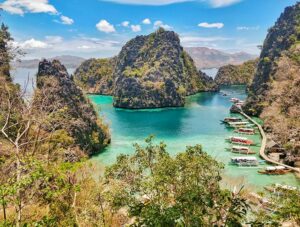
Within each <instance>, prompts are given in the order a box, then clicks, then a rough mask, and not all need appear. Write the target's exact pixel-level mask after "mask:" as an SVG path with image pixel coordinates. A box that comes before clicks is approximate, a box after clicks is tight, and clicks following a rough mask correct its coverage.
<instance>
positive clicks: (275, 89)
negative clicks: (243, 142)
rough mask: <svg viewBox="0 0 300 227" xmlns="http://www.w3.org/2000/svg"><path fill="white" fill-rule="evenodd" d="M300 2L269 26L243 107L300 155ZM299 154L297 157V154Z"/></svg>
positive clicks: (290, 156)
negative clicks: (262, 121)
mask: <svg viewBox="0 0 300 227" xmlns="http://www.w3.org/2000/svg"><path fill="white" fill-rule="evenodd" d="M299 97H300V3H297V4H296V5H294V6H291V7H287V8H286V9H285V11H284V13H282V14H281V16H280V17H279V19H278V20H277V22H276V24H275V25H274V26H273V27H272V28H271V29H269V33H268V35H267V37H266V39H265V42H264V44H263V48H262V53H261V56H260V59H259V63H258V68H257V71H256V74H255V77H254V80H253V83H252V85H251V86H250V91H249V97H248V99H247V102H246V105H245V107H244V110H245V111H246V112H247V113H249V114H252V115H257V116H261V117H262V118H263V119H264V123H265V126H264V127H265V129H266V131H267V132H268V133H269V135H270V136H271V137H272V138H273V139H274V140H275V141H276V142H279V143H280V144H281V145H282V146H283V147H284V148H285V149H286V150H287V153H288V156H287V159H288V160H290V164H293V163H292V162H294V161H297V159H299V157H300V99H299ZM295 157H298V158H295ZM299 160H300V159H299Z"/></svg>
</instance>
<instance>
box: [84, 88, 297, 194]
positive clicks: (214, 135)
mask: <svg viewBox="0 0 300 227" xmlns="http://www.w3.org/2000/svg"><path fill="white" fill-rule="evenodd" d="M222 93H226V94H227V96H223V95H222ZM231 97H237V98H240V99H245V98H246V93H245V87H244V86H231V87H224V88H222V90H221V93H211V92H206V93H199V94H197V95H193V96H190V97H187V98H186V105H185V107H182V108H163V109H147V110H125V109H117V108H114V107H113V106H112V102H113V98H112V97H111V96H101V95H90V96H89V98H90V99H91V100H92V102H93V103H94V104H95V105H96V106H97V107H99V108H100V109H101V111H100V115H101V116H102V117H103V118H104V120H105V121H106V122H107V123H108V124H109V126H110V128H111V137H112V143H111V145H109V146H108V147H107V148H106V149H105V150H104V152H102V153H101V154H99V155H97V156H94V157H93V159H92V160H93V161H95V162H96V163H99V164H100V163H101V165H103V164H104V165H110V164H112V163H114V162H115V160H116V157H117V156H118V155H120V154H132V153H133V152H134V148H133V146H132V145H133V144H134V143H140V144H143V142H144V139H145V138H146V137H148V136H149V135H151V134H152V135H155V138H156V139H155V141H156V142H160V141H164V142H165V143H166V144H167V150H168V152H170V153H171V154H173V155H176V154H177V153H179V152H183V151H184V150H185V147H186V146H190V145H196V144H201V145H202V146H203V149H204V151H206V152H207V153H209V154H210V155H211V156H212V157H214V158H215V159H217V160H218V161H220V162H223V163H224V164H225V169H224V178H225V184H227V183H228V185H229V184H230V182H231V181H233V182H235V183H234V184H239V185H245V186H248V187H252V186H253V188H255V189H257V190H260V189H262V188H263V186H266V185H270V184H272V183H281V184H288V185H294V186H299V181H298V180H297V179H296V177H295V176H294V175H293V174H287V175H281V176H268V175H261V174H259V173H257V171H258V170H259V169H260V168H265V167H266V166H267V165H266V164H261V165H260V166H259V167H258V168H256V167H236V166H232V165H229V164H228V163H229V161H230V158H231V157H234V156H242V155H236V154H232V153H231V152H229V151H226V148H227V147H230V144H229V143H228V142H226V141H225V139H226V138H228V137H229V136H232V135H235V133H234V132H233V130H232V129H229V128H227V127H226V126H225V125H224V124H221V122H220V120H222V119H224V118H225V117H226V116H229V115H230V113H229V108H230V106H231V103H230V101H229V100H230V98H231ZM247 137H249V138H251V139H253V140H254V141H255V142H256V143H257V146H254V147H253V148H252V149H253V150H255V151H256V152H257V155H255V156H256V157H257V158H259V155H258V153H259V148H260V143H261V138H260V136H259V135H254V136H247Z"/></svg>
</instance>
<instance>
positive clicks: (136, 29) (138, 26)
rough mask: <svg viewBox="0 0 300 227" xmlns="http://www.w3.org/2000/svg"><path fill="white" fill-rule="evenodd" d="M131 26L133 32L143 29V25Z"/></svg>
mask: <svg viewBox="0 0 300 227" xmlns="http://www.w3.org/2000/svg"><path fill="white" fill-rule="evenodd" d="M130 27H131V30H132V31H133V32H140V31H141V30H142V28H141V25H131V26H130Z"/></svg>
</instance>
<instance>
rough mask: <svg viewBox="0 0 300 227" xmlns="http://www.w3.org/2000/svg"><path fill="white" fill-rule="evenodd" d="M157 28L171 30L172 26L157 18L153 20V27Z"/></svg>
mask: <svg viewBox="0 0 300 227" xmlns="http://www.w3.org/2000/svg"><path fill="white" fill-rule="evenodd" d="M157 28H164V29H166V30H171V29H172V27H171V26H170V25H167V24H164V23H163V22H162V21H160V20H157V21H155V22H154V29H157Z"/></svg>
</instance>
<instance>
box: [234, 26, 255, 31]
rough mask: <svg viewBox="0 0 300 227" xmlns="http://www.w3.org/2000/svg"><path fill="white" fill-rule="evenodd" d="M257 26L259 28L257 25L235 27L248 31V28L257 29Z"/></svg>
mask: <svg viewBox="0 0 300 227" xmlns="http://www.w3.org/2000/svg"><path fill="white" fill-rule="evenodd" d="M259 28H260V27H259V26H253V27H247V26H239V27H237V28H236V29H237V30H246V31H249V30H258V29H259Z"/></svg>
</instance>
